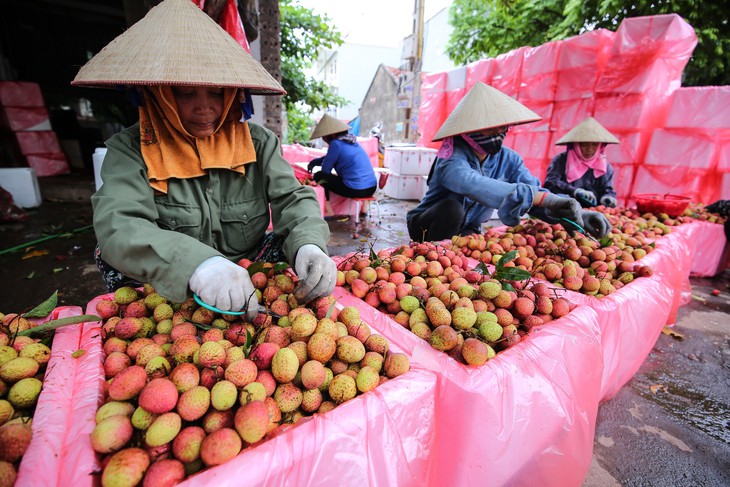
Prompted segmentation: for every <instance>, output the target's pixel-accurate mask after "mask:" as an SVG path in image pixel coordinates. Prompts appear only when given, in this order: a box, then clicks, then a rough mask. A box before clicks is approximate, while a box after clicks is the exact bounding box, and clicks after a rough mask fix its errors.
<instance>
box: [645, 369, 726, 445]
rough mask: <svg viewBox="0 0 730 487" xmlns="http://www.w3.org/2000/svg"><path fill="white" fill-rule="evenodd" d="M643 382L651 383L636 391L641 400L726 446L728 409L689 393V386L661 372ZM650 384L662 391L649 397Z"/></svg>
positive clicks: (700, 395)
mask: <svg viewBox="0 0 730 487" xmlns="http://www.w3.org/2000/svg"><path fill="white" fill-rule="evenodd" d="M646 379H647V380H648V381H650V382H651V383H650V384H642V385H640V386H639V387H638V391H639V393H640V394H641V395H642V396H644V397H645V398H647V399H649V400H651V401H653V402H654V403H656V404H658V405H659V406H661V407H662V408H663V409H665V410H666V411H667V412H668V413H669V414H671V415H672V416H674V417H675V418H677V419H678V420H680V421H682V422H685V423H690V424H692V425H693V426H694V427H695V428H697V429H699V430H700V431H702V432H704V433H706V434H707V435H709V436H711V437H712V438H715V439H717V440H720V441H722V442H723V443H726V444H730V405H728V404H724V403H721V402H718V401H716V400H714V399H713V398H711V397H708V396H707V395H706V394H705V393H704V392H702V391H698V390H693V389H692V385H691V384H690V383H688V382H684V381H682V380H681V379H678V378H676V377H672V376H669V375H667V374H666V373H662V371H655V373H651V374H648V375H647V377H646ZM653 384H662V385H663V386H664V387H665V388H666V389H665V390H664V391H662V392H658V393H656V394H652V393H651V392H649V387H650V386H651V385H653ZM718 387H721V386H719V385H718Z"/></svg>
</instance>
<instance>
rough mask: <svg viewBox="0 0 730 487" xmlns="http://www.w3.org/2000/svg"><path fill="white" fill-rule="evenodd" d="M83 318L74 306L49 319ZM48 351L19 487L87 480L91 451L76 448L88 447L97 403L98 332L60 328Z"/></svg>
mask: <svg viewBox="0 0 730 487" xmlns="http://www.w3.org/2000/svg"><path fill="white" fill-rule="evenodd" d="M81 314H82V310H81V308H79V307H77V306H64V307H61V308H56V309H55V310H54V311H53V312H52V313H51V315H50V316H49V317H48V318H47V320H55V319H60V318H68V317H71V316H80V315H81ZM51 350H52V351H51V358H50V360H49V362H48V365H47V368H46V375H45V377H44V379H43V390H42V392H41V395H40V397H39V398H38V404H37V405H36V409H35V414H34V415H33V424H32V429H33V438H32V440H31V442H30V445H29V446H28V449H27V450H26V452H25V455H23V460H22V461H21V463H20V468H19V469H18V478H17V480H16V483H15V485H18V486H22V485H80V484H79V481H80V480H81V479H88V478H90V477H89V474H90V473H91V472H92V470H93V466H94V462H95V454H94V452H93V451H90V450H87V449H84V448H78V447H77V445H79V444H82V443H89V441H90V440H89V437H90V434H91V430H92V429H93V427H94V421H93V418H94V415H95V414H96V410H97V408H98V407H99V401H100V400H101V382H103V381H104V377H103V376H102V377H99V376H98V374H97V370H98V368H99V367H101V363H102V358H103V351H102V349H101V344H100V342H99V328H98V326H95V325H94V324H90V323H82V324H80V325H75V326H66V327H63V328H59V329H57V330H56V331H55V334H54V337H53V347H52V349H51ZM81 351H83V353H82V352H81ZM75 352H77V353H76V356H74V353H75Z"/></svg>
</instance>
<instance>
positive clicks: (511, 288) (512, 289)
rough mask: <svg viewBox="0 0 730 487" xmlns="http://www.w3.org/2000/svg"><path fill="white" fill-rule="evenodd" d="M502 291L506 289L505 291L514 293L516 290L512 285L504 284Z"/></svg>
mask: <svg viewBox="0 0 730 487" xmlns="http://www.w3.org/2000/svg"><path fill="white" fill-rule="evenodd" d="M502 289H504V290H505V291H514V290H515V288H514V287H512V284H510V283H508V282H503V283H502Z"/></svg>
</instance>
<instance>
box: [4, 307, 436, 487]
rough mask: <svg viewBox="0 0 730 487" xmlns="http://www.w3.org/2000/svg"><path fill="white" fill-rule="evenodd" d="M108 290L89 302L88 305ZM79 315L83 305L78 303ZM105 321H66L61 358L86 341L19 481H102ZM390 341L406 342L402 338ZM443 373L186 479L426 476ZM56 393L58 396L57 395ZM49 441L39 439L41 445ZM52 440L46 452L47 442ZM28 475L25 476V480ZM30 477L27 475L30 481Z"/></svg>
mask: <svg viewBox="0 0 730 487" xmlns="http://www.w3.org/2000/svg"><path fill="white" fill-rule="evenodd" d="M101 299H113V294H107V295H102V296H98V297H96V298H94V299H93V300H92V301H91V302H89V304H88V305H87V308H86V309H87V311H88V312H89V314H93V313H94V312H95V310H96V303H97V302H98V301H100V300H101ZM76 314H80V309H79V312H78V313H76ZM100 327H101V324H100V323H98V322H97V323H86V324H84V325H83V326H79V327H76V326H74V327H67V328H66V329H60V330H59V331H58V332H57V333H58V335H57V336H58V337H59V340H60V341H59V342H58V344H56V343H55V342H54V348H53V358H52V359H51V360H52V362H51V363H49V370H50V367H51V366H52V364H53V363H54V360H55V361H56V362H58V361H59V360H61V361H67V359H68V358H69V357H70V356H71V354H72V353H73V352H75V351H76V350H79V349H80V348H81V347H83V350H85V352H86V353H85V354H84V355H83V356H81V357H80V358H79V359H71V360H80V359H84V357H86V359H85V360H82V361H81V362H79V363H76V364H73V365H70V364H67V363H62V365H64V366H63V367H61V368H60V369H59V370H57V371H55V372H54V375H55V376H56V379H55V381H54V382H52V383H47V384H46V387H44V394H47V392H46V391H47V390H49V389H50V390H51V391H52V392H51V395H52V396H55V397H53V398H48V397H46V398H44V397H43V395H42V396H41V400H43V401H44V403H43V404H41V403H40V401H39V408H40V407H41V406H43V409H42V412H41V413H40V414H39V413H37V415H38V416H39V418H38V419H34V435H35V430H36V425H38V429H39V430H40V428H41V425H42V427H43V433H44V436H45V437H47V438H48V439H47V440H46V439H41V438H39V439H38V440H37V441H36V438H35V437H34V439H33V443H32V444H31V448H33V447H34V445H37V446H36V447H35V448H33V451H32V452H31V448H29V453H27V454H26V456H27V458H24V460H23V462H24V464H23V465H21V475H26V477H23V479H25V480H27V483H23V484H18V485H74V486H92V485H97V483H98V478H99V476H98V475H97V474H98V472H100V471H101V465H100V462H99V458H98V457H97V455H96V454H95V453H94V450H93V449H92V446H91V431H92V429H93V427H94V424H95V420H94V418H95V415H96V411H97V409H98V407H99V406H100V405H101V403H102V399H103V392H102V391H103V383H104V382H105V376H104V369H103V364H102V358H103V350H102V343H101V328H100ZM391 349H392V350H394V351H399V352H400V351H402V350H401V349H400V347H399V346H398V345H397V344H392V346H391ZM436 384H437V381H436V377H435V374H433V373H432V372H430V371H429V370H426V369H425V368H423V367H422V366H419V365H418V364H411V370H410V371H408V372H406V373H405V374H403V375H401V376H399V377H397V378H395V379H392V380H390V381H388V382H386V383H385V384H382V385H381V386H379V387H378V388H377V389H375V390H374V391H371V392H369V393H367V394H363V395H361V396H358V397H357V398H355V399H352V400H350V401H348V402H347V403H345V404H342V405H340V406H338V407H337V408H335V409H334V410H332V411H329V412H328V413H326V414H322V415H315V416H313V417H312V418H311V419H309V420H307V421H305V422H304V423H303V424H298V425H297V426H296V427H293V428H291V429H289V430H285V431H283V432H282V433H280V434H278V435H277V436H275V437H274V438H271V439H270V440H267V441H265V442H263V443H261V444H260V445H257V446H256V447H255V448H249V449H245V450H243V451H242V452H241V454H239V455H238V456H237V457H236V458H235V459H233V460H230V461H229V462H227V463H225V464H223V465H219V466H217V467H214V468H209V469H206V470H204V471H202V472H200V473H198V474H196V475H194V476H192V477H190V478H189V479H187V480H186V481H185V482H183V484H182V485H191V486H192V485H196V486H198V485H211V486H226V485H231V486H233V485H241V482H242V479H245V483H246V484H247V485H249V484H250V485H267V486H269V485H271V486H273V485H291V484H292V482H293V481H294V480H293V479H295V482H294V483H296V484H297V485H332V486H339V485H354V484H362V485H414V486H415V485H423V483H424V482H425V477H424V475H425V474H426V472H427V471H428V468H429V465H430V464H431V462H432V461H433V449H434V445H433V442H434V439H435V437H436V435H435V427H436V426H435V423H434V421H433V418H434V415H435V411H434V407H435V403H434V400H435V397H436ZM49 399H50V402H49ZM39 443H40V444H39ZM43 444H46V445H50V446H51V447H50V448H47V450H46V451H43V450H42V445H43ZM20 480H21V477H20V476H19V477H18V481H19V482H20ZM25 480H24V481H25Z"/></svg>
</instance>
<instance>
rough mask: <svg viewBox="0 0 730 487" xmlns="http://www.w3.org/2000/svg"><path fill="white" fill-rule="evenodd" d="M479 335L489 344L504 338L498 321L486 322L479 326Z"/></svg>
mask: <svg viewBox="0 0 730 487" xmlns="http://www.w3.org/2000/svg"><path fill="white" fill-rule="evenodd" d="M479 334H480V335H481V336H482V337H483V338H484V339H485V340H486V341H488V342H496V341H497V340H499V339H500V338H502V327H501V326H500V325H499V323H497V322H496V321H485V322H484V323H482V324H481V325H480V326H479Z"/></svg>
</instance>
